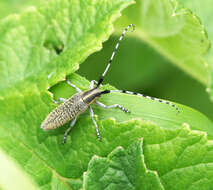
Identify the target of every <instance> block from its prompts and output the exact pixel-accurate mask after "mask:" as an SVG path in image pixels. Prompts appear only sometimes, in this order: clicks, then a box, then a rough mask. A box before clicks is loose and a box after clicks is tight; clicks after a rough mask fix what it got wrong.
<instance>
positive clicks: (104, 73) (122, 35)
mask: <svg viewBox="0 0 213 190" xmlns="http://www.w3.org/2000/svg"><path fill="white" fill-rule="evenodd" d="M130 27H133V30H132V31H134V30H135V25H134V24H130V25H128V26H127V27H126V28H125V29H124V31H123V32H122V34H121V36H120V38H119V40H118V42H117V44H116V46H115V48H114V50H113V52H112V55H111V57H110V60H109V62H108V64H107V67H106V69H105V71H104V72H103V74H102V75H101V77H100V78H99V80H98V84H97V87H99V86H100V84H101V83H102V82H103V80H104V76H105V75H106V73H107V71H108V70H109V67H110V65H111V63H112V60H113V58H114V56H115V53H116V51H117V49H118V47H119V44H120V42H121V40H122V39H123V37H124V35H125V33H126V32H127V31H128V29H129V28H130Z"/></svg>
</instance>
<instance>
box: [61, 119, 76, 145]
mask: <svg viewBox="0 0 213 190" xmlns="http://www.w3.org/2000/svg"><path fill="white" fill-rule="evenodd" d="M76 119H77V117H74V119H73V120H72V123H71V124H70V126H69V128H68V129H67V130H66V132H65V133H64V138H63V141H62V144H64V143H65V142H66V139H67V135H68V133H69V132H70V130H71V129H72V127H73V126H74V125H75V122H76Z"/></svg>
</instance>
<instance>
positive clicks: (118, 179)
mask: <svg viewBox="0 0 213 190" xmlns="http://www.w3.org/2000/svg"><path fill="white" fill-rule="evenodd" d="M102 126H103V128H102V133H106V134H105V135H104V139H103V141H104V143H105V144H104V147H105V146H107V147H109V146H110V145H112V144H117V145H118V146H122V147H123V148H124V149H126V148H127V147H128V146H129V145H130V144H131V143H133V142H134V140H133V139H135V138H136V136H137V137H143V138H144V143H143V146H142V147H143V148H142V149H143V151H142V150H141V146H140V148H139V147H138V145H139V144H140V145H141V143H139V144H138V145H137V143H136V144H134V145H131V146H130V147H129V148H127V151H124V150H123V149H122V148H120V147H117V148H116V147H115V148H116V149H115V150H114V151H113V152H112V153H110V152H108V154H109V155H108V154H107V153H106V148H104V147H101V148H100V150H101V151H103V152H105V154H104V155H105V156H106V155H108V156H107V158H101V157H99V156H98V157H97V156H94V157H93V158H92V159H91V160H90V162H89V166H88V171H87V172H86V174H85V175H84V189H90V187H91V188H93V189H97V190H99V189H118V188H120V187H121V186H122V185H123V186H124V185H126V186H129V187H130V188H129V189H158V188H157V187H156V186H155V185H159V187H162V189H169V190H179V189H202V188H203V189H211V187H212V182H213V181H212V177H213V165H212V156H213V152H212V148H213V143H212V141H209V140H208V139H207V135H206V133H203V132H199V131H193V130H191V129H190V127H189V126H188V125H183V126H182V127H180V128H179V129H175V130H174V129H172V130H171V129H163V128H159V127H158V126H156V125H154V124H152V123H149V122H142V121H140V120H135V121H129V122H125V123H122V124H117V123H116V122H115V121H113V120H111V121H110V120H106V121H103V122H102ZM109 131H113V132H114V133H115V131H116V133H117V135H114V136H110V135H111V132H109ZM107 134H108V135H107ZM95 147H96V150H99V148H98V147H99V144H96V146H95ZM113 147H114V146H113ZM113 147H110V149H113ZM136 147H138V148H136ZM130 150H131V151H130ZM97 152H98V151H96V153H97ZM142 154H143V155H142ZM98 155H101V154H100V153H99V154H98ZM101 156H102V157H103V155H101ZM140 156H141V157H140ZM143 158H144V159H143ZM140 159H141V161H140ZM135 166H136V167H135ZM144 169H146V170H145V171H144ZM150 170H152V171H150ZM149 171H150V173H149ZM153 171H154V172H153ZM139 176H140V177H141V178H140V179H141V180H140V181H137V180H138V178H139ZM158 178H159V179H158ZM139 183H141V184H140V186H139V187H140V188H138V187H137V184H139ZM149 185H150V186H149ZM148 187H149V188H148Z"/></svg>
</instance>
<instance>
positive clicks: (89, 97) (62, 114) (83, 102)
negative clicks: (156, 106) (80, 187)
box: [41, 24, 179, 144]
mask: <svg viewBox="0 0 213 190" xmlns="http://www.w3.org/2000/svg"><path fill="white" fill-rule="evenodd" d="M130 27H133V30H132V31H134V30H135V26H134V25H133V24H130V25H129V26H127V27H126V28H125V29H124V31H123V33H122V34H121V36H120V38H119V40H118V42H117V44H116V46H115V48H114V51H113V52H112V55H111V58H110V60H109V62H108V64H107V67H106V69H105V70H104V72H103V74H102V75H101V77H100V78H99V80H98V82H96V81H95V80H92V81H91V82H90V86H89V90H86V91H84V92H82V91H81V90H80V89H79V88H78V87H76V86H75V85H74V84H72V83H71V82H70V81H68V80H66V82H67V84H68V85H70V86H71V87H73V88H75V89H76V91H77V93H76V94H74V95H73V96H72V97H70V98H69V99H67V100H66V99H64V98H58V101H60V102H62V104H60V105H59V106H58V107H57V108H56V109H54V110H53V111H52V112H50V113H49V115H48V116H47V117H46V119H45V120H44V121H43V122H42V124H41V128H42V129H44V130H51V129H55V128H58V127H60V126H62V125H63V124H65V123H67V122H68V121H70V120H71V119H73V120H72V122H71V124H70V127H69V128H68V129H67V130H66V132H65V134H64V138H63V142H62V143H63V144H64V143H65V141H66V137H67V135H68V133H69V131H70V130H71V128H72V127H73V126H74V125H75V122H76V119H77V116H78V115H79V114H81V113H82V112H84V111H85V110H87V109H88V108H89V112H90V116H91V118H92V121H93V123H94V125H95V128H96V133H97V136H98V139H99V140H100V139H101V136H100V133H99V129H98V125H97V123H96V121H95V119H94V113H93V109H92V107H91V104H92V103H94V102H95V103H96V104H97V105H98V106H100V107H102V108H119V109H121V110H122V111H124V112H126V113H128V112H129V110H128V109H126V108H124V107H123V106H121V105H119V104H114V105H111V106H106V105H104V104H102V103H101V102H99V101H98V100H97V99H98V98H100V96H101V95H103V94H108V93H111V92H119V93H126V94H132V95H138V96H143V97H145V98H148V99H152V100H156V101H158V102H162V103H164V104H168V105H170V106H172V107H174V108H175V109H176V110H177V111H178V112H179V108H178V107H176V106H175V105H174V104H172V103H170V102H168V101H165V100H160V99H158V98H153V97H150V96H145V95H143V94H139V93H135V92H129V91H125V90H101V89H100V88H99V87H100V85H101V83H102V82H103V80H104V76H105V75H106V73H107V71H108V70H109V67H110V65H111V63H112V60H113V58H114V55H115V53H116V51H117V49H118V46H119V44H120V42H121V40H122V39H123V37H124V34H125V33H126V32H127V30H128V29H129V28H130ZM94 85H95V86H94ZM54 102H55V103H59V102H57V101H55V100H54Z"/></svg>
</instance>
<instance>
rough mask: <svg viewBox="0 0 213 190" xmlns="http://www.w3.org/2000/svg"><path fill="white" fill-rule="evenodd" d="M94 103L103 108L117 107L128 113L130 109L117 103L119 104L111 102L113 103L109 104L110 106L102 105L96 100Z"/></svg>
mask: <svg viewBox="0 0 213 190" xmlns="http://www.w3.org/2000/svg"><path fill="white" fill-rule="evenodd" d="M95 103H96V104H97V105H98V106H100V107H102V108H104V109H110V108H119V109H121V110H122V111H124V112H126V113H130V111H129V110H128V109H126V108H124V107H123V106H121V105H119V104H113V105H111V106H106V105H104V104H103V103H101V102H98V101H96V102H95Z"/></svg>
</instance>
